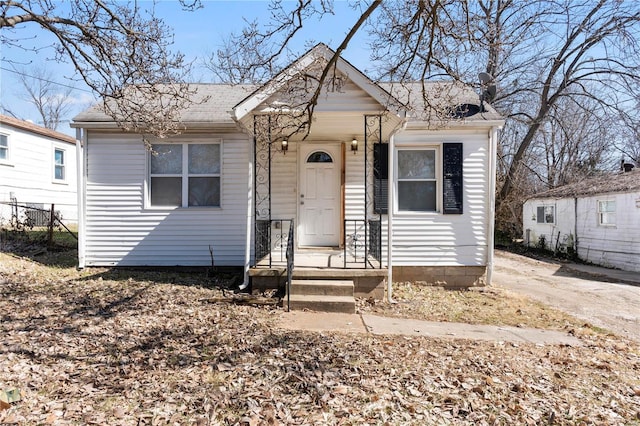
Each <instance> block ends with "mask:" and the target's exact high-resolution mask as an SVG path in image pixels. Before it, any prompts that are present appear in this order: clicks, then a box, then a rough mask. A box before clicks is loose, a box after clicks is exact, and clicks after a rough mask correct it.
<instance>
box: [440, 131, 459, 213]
mask: <svg viewBox="0 0 640 426" xmlns="http://www.w3.org/2000/svg"><path fill="white" fill-rule="evenodd" d="M442 151H443V155H442V171H443V181H442V197H443V200H442V212H443V213H444V214H462V144H461V143H445V144H443V145H442Z"/></svg>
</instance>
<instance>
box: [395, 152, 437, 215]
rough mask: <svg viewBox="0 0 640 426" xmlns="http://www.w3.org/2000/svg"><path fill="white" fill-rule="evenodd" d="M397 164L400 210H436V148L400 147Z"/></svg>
mask: <svg viewBox="0 0 640 426" xmlns="http://www.w3.org/2000/svg"><path fill="white" fill-rule="evenodd" d="M397 165H398V167H397V176H398V179H397V194H398V211H411V212H434V211H436V210H437V192H438V191H437V180H436V150H435V149H400V150H398V159H397Z"/></svg>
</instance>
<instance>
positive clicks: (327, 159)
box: [307, 151, 333, 163]
mask: <svg viewBox="0 0 640 426" xmlns="http://www.w3.org/2000/svg"><path fill="white" fill-rule="evenodd" d="M307 163H333V158H331V156H330V155H329V154H327V153H326V152H324V151H316V152H314V153H312V154H311V155H309V157H308V158H307Z"/></svg>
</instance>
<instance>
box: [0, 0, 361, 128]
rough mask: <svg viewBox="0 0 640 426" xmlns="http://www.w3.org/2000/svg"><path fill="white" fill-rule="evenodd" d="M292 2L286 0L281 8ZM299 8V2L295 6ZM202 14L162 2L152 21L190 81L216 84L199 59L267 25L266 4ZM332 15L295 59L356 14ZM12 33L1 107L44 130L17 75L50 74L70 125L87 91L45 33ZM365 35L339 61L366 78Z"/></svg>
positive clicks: (218, 5)
mask: <svg viewBox="0 0 640 426" xmlns="http://www.w3.org/2000/svg"><path fill="white" fill-rule="evenodd" d="M287 1H291V0H285V3H286V2H287ZM296 3H297V2H296ZM138 4H139V5H141V6H145V5H148V6H149V7H151V6H152V5H153V4H152V2H151V1H150V0H148V1H147V0H141V1H138ZM202 4H203V8H201V9H198V10H196V11H192V12H189V11H183V10H182V8H181V7H180V4H179V3H178V1H177V0H161V1H158V2H157V4H156V7H155V10H156V16H158V17H159V18H162V19H163V20H164V22H165V23H166V24H167V25H168V26H170V27H172V28H173V31H174V46H173V50H174V51H180V52H182V53H183V54H185V56H186V58H187V60H188V61H195V64H196V67H195V70H194V72H193V79H194V81H200V82H209V81H214V77H213V76H212V75H211V72H210V71H208V70H206V69H205V68H204V67H202V66H198V64H199V58H202V57H204V56H207V54H209V53H210V52H213V51H215V50H216V49H218V48H219V47H220V46H221V44H222V40H223V39H224V38H226V37H227V36H228V35H229V34H230V33H232V32H234V31H239V30H240V29H241V28H242V27H243V25H244V21H243V18H245V19H247V20H249V21H252V20H254V19H258V20H259V22H264V21H267V20H268V17H269V11H268V5H269V2H268V1H266V0H252V1H250V0H235V1H221V0H203V1H202ZM334 12H335V15H334V16H332V17H329V18H330V19H327V18H325V19H323V20H322V22H318V21H314V20H312V21H309V22H308V23H307V25H308V26H305V27H306V28H305V30H304V32H303V33H302V34H300V35H299V36H297V37H296V39H295V40H294V44H293V46H294V48H295V49H296V50H297V51H298V52H299V53H304V51H305V43H306V42H308V41H313V42H314V43H315V42H323V43H326V44H328V45H329V46H330V47H332V48H334V49H335V48H336V47H337V46H338V45H339V44H340V43H341V42H342V39H343V38H344V36H345V34H346V33H347V32H348V30H349V28H350V27H351V25H353V23H355V22H356V20H357V18H358V16H359V14H358V13H357V11H354V10H353V9H352V8H351V7H350V6H349V3H348V2H347V1H339V0H338V1H336V2H335V4H334ZM1 31H12V34H11V35H12V36H13V37H14V38H17V37H19V38H20V44H21V46H22V47H24V48H25V49H26V50H25V49H22V48H18V47H16V46H10V45H2V46H0V58H1V59H2V62H1V65H0V104H1V105H2V106H3V107H4V108H5V109H6V110H9V111H11V113H13V114H14V115H16V116H17V117H18V118H21V119H24V120H29V121H32V122H34V123H36V124H42V123H41V121H42V119H41V118H40V116H39V114H38V112H37V110H36V109H35V107H34V106H33V105H31V104H30V103H29V102H27V101H26V97H27V95H26V92H25V89H24V87H23V86H22V83H21V82H20V76H19V73H26V74H27V75H30V74H29V73H30V70H31V71H33V70H34V69H35V68H40V69H44V70H46V71H47V72H49V73H51V75H52V76H53V80H54V81H55V82H57V83H60V84H61V85H60V86H58V87H60V90H65V88H66V87H67V86H71V87H73V90H72V91H71V98H72V107H71V111H70V112H69V114H68V116H67V117H65V120H71V119H72V118H73V116H75V115H76V114H78V113H79V112H81V111H82V110H84V109H86V108H88V107H89V106H90V105H91V104H92V103H93V102H95V98H94V96H93V94H92V93H91V91H90V90H89V89H88V88H87V87H86V86H84V85H83V84H81V83H79V82H77V81H74V79H73V75H74V71H73V67H72V66H71V65H69V64H68V63H59V62H56V61H55V60H53V57H54V50H53V48H52V47H51V45H52V44H53V42H54V38H53V37H52V36H51V35H50V34H49V33H48V32H47V31H45V30H42V29H40V28H39V27H37V24H35V23H29V24H21V25H20V26H17V27H16V29H14V30H7V29H2V30H1ZM365 41H366V35H365V34H364V33H362V34H360V35H359V36H356V38H355V39H353V40H352V42H351V44H350V45H349V48H348V49H347V51H346V52H345V54H344V55H343V56H344V58H345V59H347V60H348V61H350V62H351V63H352V64H353V65H354V66H356V67H358V68H359V69H361V70H363V71H364V72H365V73H366V69H367V59H368V52H367V50H366V49H365ZM58 131H60V132H63V133H66V134H70V135H74V134H75V131H74V130H72V129H71V128H70V127H69V123H68V121H67V122H64V123H62V124H60V126H59V127H58Z"/></svg>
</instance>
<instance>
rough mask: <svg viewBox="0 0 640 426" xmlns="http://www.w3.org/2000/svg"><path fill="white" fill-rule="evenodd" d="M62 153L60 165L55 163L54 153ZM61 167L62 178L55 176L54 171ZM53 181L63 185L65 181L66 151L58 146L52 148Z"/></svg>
mask: <svg viewBox="0 0 640 426" xmlns="http://www.w3.org/2000/svg"><path fill="white" fill-rule="evenodd" d="M58 151H60V152H62V164H58V163H57V162H56V153H57V152H58ZM58 167H62V178H58V177H57V176H56V169H57V168H58ZM53 181H54V182H56V183H64V182H66V181H67V150H66V149H64V148H61V147H59V146H54V147H53Z"/></svg>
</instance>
